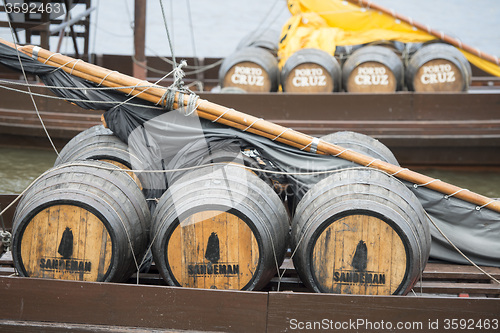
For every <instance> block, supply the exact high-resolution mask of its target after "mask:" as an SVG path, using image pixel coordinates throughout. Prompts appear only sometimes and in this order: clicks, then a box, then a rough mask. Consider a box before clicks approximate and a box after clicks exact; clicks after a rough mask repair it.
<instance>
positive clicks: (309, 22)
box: [278, 0, 500, 76]
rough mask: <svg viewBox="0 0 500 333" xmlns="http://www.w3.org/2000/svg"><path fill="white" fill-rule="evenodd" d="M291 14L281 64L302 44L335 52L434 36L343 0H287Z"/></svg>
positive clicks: (483, 63) (482, 64) (495, 69)
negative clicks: (340, 49) (353, 47)
mask: <svg viewBox="0 0 500 333" xmlns="http://www.w3.org/2000/svg"><path fill="white" fill-rule="evenodd" d="M288 8H289V10H290V13H292V17H291V18H290V19H289V20H288V21H287V22H286V24H285V25H284V26H283V30H282V32H281V39H280V47H279V52H278V56H279V60H280V66H281V67H282V66H283V65H284V64H285V62H286V60H287V59H288V57H290V56H291V55H292V54H293V53H294V52H296V51H297V50H299V49H302V48H318V49H322V50H324V51H326V52H328V53H330V54H334V52H335V48H336V47H337V46H339V45H357V44H366V43H371V42H375V41H384V40H385V41H388V40H393V41H400V42H403V43H421V42H426V41H429V40H432V39H436V37H434V36H433V35H431V34H429V33H427V32H426V31H422V30H419V29H417V28H416V27H414V26H412V25H411V24H408V23H405V22H402V21H400V20H399V19H396V18H394V17H392V16H391V15H388V14H385V13H382V12H379V11H377V10H373V9H367V8H363V7H360V6H358V5H354V4H351V3H349V2H347V1H342V0H288ZM462 52H463V53H464V55H465V56H466V57H467V59H468V60H469V61H470V62H471V63H473V64H474V65H476V66H477V67H479V68H481V69H482V70H484V71H486V72H489V73H491V74H493V75H496V76H500V67H499V66H498V65H496V64H494V63H491V62H489V61H487V60H484V59H481V58H479V57H478V56H475V55H473V54H471V53H469V52H465V51H463V50H462Z"/></svg>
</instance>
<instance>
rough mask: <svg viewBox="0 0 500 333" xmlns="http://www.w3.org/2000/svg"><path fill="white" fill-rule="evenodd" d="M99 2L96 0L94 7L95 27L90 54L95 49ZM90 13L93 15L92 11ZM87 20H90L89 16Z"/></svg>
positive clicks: (93, 52)
mask: <svg viewBox="0 0 500 333" xmlns="http://www.w3.org/2000/svg"><path fill="white" fill-rule="evenodd" d="M100 3H101V2H100V1H99V0H98V1H97V5H96V9H95V16H94V20H95V27H96V29H94V37H93V38H94V39H93V40H92V52H91V54H95V49H96V43H97V22H99V4H100ZM90 15H94V14H93V13H91V14H90ZM89 21H90V18H89Z"/></svg>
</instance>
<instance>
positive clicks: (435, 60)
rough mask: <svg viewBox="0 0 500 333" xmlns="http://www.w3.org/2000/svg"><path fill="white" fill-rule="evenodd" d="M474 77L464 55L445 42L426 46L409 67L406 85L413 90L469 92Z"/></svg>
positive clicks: (413, 58) (415, 56) (420, 50)
mask: <svg viewBox="0 0 500 333" xmlns="http://www.w3.org/2000/svg"><path fill="white" fill-rule="evenodd" d="M471 79H472V74H471V67H470V64H469V62H468V61H467V59H466V58H465V56H464V55H463V54H462V52H460V51H459V50H458V49H457V48H455V47H453V46H451V45H448V44H444V43H431V44H426V45H424V46H423V47H422V48H420V49H419V50H418V51H417V52H415V53H414V54H413V56H412V57H411V58H410V61H409V62H408V65H407V66H406V84H407V86H408V90H411V91H418V92H425V91H427V92H436V91H455V92H458V91H467V90H468V89H469V86H470V84H471Z"/></svg>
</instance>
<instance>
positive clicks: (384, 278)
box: [291, 168, 431, 295]
mask: <svg viewBox="0 0 500 333" xmlns="http://www.w3.org/2000/svg"><path fill="white" fill-rule="evenodd" d="M291 242H292V252H293V251H296V252H295V255H294V257H293V262H294V265H295V268H296V270H297V272H298V274H299V276H300V277H301V279H302V281H303V282H304V284H306V285H307V286H308V287H309V288H311V289H312V290H314V291H315V292H326V293H336V294H363V295H364V294H366V295H391V294H406V293H408V291H409V290H411V288H412V287H413V285H414V284H415V282H416V281H417V279H418V277H419V275H420V274H421V272H422V271H423V269H424V266H425V264H426V262H427V259H428V256H429V251H430V244H431V243H430V233H429V226H428V222H427V218H426V216H425V214H424V210H423V208H422V206H421V204H420V202H419V201H418V199H417V198H416V197H415V196H414V195H413V193H412V192H411V191H410V190H409V189H408V188H407V187H406V186H405V185H404V184H402V183H401V182H400V181H399V180H397V179H395V178H394V177H391V176H389V175H388V174H386V173H384V172H382V171H379V170H376V169H370V168H356V169H346V170H342V171H339V172H337V173H335V174H333V175H331V176H329V177H327V178H325V179H323V180H322V181H320V182H319V183H317V184H316V185H314V186H313V187H312V188H311V189H310V190H309V191H308V192H307V193H306V195H305V196H304V197H303V198H302V200H301V201H300V202H299V204H298V206H297V211H296V214H295V217H294V220H293V222H292V237H291ZM295 249H296V250H295Z"/></svg>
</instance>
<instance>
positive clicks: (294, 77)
mask: <svg viewBox="0 0 500 333" xmlns="http://www.w3.org/2000/svg"><path fill="white" fill-rule="evenodd" d="M297 71H301V72H304V71H306V72H308V73H306V74H304V75H302V74H301V75H298V74H297ZM341 77H342V73H341V69H340V65H339V63H338V62H337V60H336V59H335V57H333V56H332V55H331V54H328V53H327V52H325V51H323V50H319V49H300V50H298V51H297V52H295V53H294V54H292V55H291V56H290V58H288V59H287V61H286V63H285V65H284V66H283V69H282V70H281V80H280V81H281V86H282V88H283V91H286V92H304V93H311V92H314V93H318V92H332V91H339V90H340V87H341ZM304 81H305V82H304Z"/></svg>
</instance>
